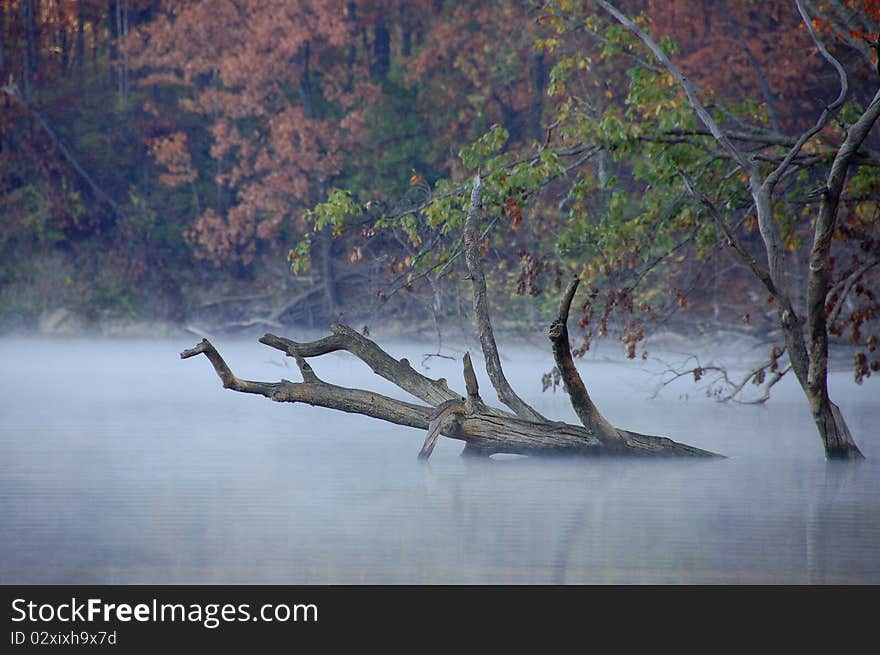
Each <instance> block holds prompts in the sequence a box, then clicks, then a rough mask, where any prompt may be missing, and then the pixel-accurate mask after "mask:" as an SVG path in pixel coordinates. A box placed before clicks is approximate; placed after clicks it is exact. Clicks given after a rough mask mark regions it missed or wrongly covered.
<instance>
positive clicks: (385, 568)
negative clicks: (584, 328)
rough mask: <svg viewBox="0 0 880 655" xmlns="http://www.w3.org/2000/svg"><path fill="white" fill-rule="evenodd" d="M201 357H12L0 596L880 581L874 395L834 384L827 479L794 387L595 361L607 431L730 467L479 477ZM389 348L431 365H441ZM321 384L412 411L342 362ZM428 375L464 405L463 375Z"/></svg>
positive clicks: (591, 376)
mask: <svg viewBox="0 0 880 655" xmlns="http://www.w3.org/2000/svg"><path fill="white" fill-rule="evenodd" d="M291 336H295V335H291ZM196 341H197V339H196V338H187V339H181V340H169V341H129V340H119V341H113V340H105V341H88V340H69V339H68V340H57V341H53V340H37V339H33V340H26V339H12V338H7V339H4V340H0V362H3V375H2V376H0V583H5V584H12V583H82V584H88V583H106V584H119V583H122V584H125V583H329V584H341V583H679V582H683V583H874V584H877V583H880V438H878V430H877V425H878V424H880V402H878V398H880V393H878V391H877V387H876V382H874V381H873V380H868V381H867V382H866V383H865V385H863V386H862V387H856V386H855V385H853V384H852V382H851V374H850V373H849V372H840V373H835V374H833V375H832V380H831V384H832V396H833V397H834V398H835V399H836V401H837V402H838V404H840V405H841V407H842V409H843V411H844V415H845V416H846V418H847V420H848V422H849V425H850V428H851V430H852V432H853V434H854V436H855V438H856V441H857V442H858V444H859V446H860V448H861V449H862V451H863V452H864V454H865V455H866V457H867V458H868V459H867V460H866V461H864V462H861V463H858V464H837V463H827V462H825V460H824V458H823V453H822V449H821V444H820V441H819V438H818V436H817V434H816V430H815V428H814V426H813V424H812V422H811V419H810V416H809V413H808V411H807V407H806V402H805V401H804V400H803V398H802V396H801V395H800V391H799V390H798V389H797V388H796V383H795V382H794V380H793V379H790V378H787V379H785V380H783V382H782V383H780V384H779V385H778V386H777V387H776V388H775V389H774V394H773V398H772V399H771V400H770V401H769V403H767V405H766V406H763V407H744V406H736V405H722V404H718V403H715V402H713V401H712V400H709V399H707V398H705V397H703V396H702V395H701V393H700V392H699V391H698V390H697V389H695V387H694V386H693V384H692V382H688V381H687V380H682V381H680V382H679V383H677V384H676V385H674V386H672V387H670V388H668V389H667V390H666V391H665V392H664V393H662V394H661V395H660V396H659V397H658V398H656V399H654V400H650V399H649V396H650V394H651V391H652V390H653V387H654V385H655V384H656V382H657V380H656V379H655V378H652V377H651V376H650V375H648V374H647V373H646V372H645V371H644V370H643V369H642V368H641V367H640V365H638V364H633V363H621V362H608V361H602V360H600V359H597V358H595V357H594V358H592V359H590V358H587V359H586V360H584V361H583V362H578V366H579V368H580V370H581V373H582V375H583V376H584V379H585V381H586V383H587V385H588V387H589V389H590V391H591V393H592V394H593V396H594V399H595V400H596V402H597V404H598V405H599V407H600V409H601V410H602V411H603V413H604V414H605V415H606V416H607V417H608V418H609V419H610V420H611V421H612V422H613V423H615V424H616V425H619V426H621V427H625V428H628V429H632V430H636V431H639V432H646V433H650V434H659V435H664V436H669V437H672V438H673V439H676V440H677V441H682V442H684V443H688V444H691V445H694V446H698V447H700V448H704V449H707V450H712V451H715V452H719V453H722V454H724V455H727V456H728V457H729V459H725V460H713V461H689V460H674V461H672V460H656V461H645V460H626V459H596V460H584V459H578V460H546V459H526V458H499V459H498V460H493V461H491V462H473V461H469V460H464V459H462V458H460V457H459V453H460V451H461V448H462V443H461V442H458V441H453V440H450V439H446V438H443V439H441V440H440V442H439V443H438V446H437V448H436V450H435V452H434V455H433V456H432V458H431V460H430V463H429V464H427V465H425V464H422V463H420V462H417V461H416V454H417V452H418V450H419V448H420V446H421V443H422V441H423V439H424V434H423V433H422V432H420V431H418V430H413V429H410V428H404V427H398V426H394V425H390V424H387V423H383V422H381V421H376V420H373V419H369V418H366V417H361V416H356V415H348V414H344V413H341V412H335V411H332V410H326V409H321V408H314V407H310V406H303V405H291V404H278V403H272V402H270V401H268V400H266V399H265V398H262V397H255V396H248V395H244V394H237V393H234V392H230V391H225V390H223V389H222V388H221V385H220V382H219V380H218V379H217V377H216V375H215V374H214V371H213V369H212V368H211V366H210V364H209V363H208V362H207V361H206V360H205V359H204V358H203V357H199V358H196V359H191V360H186V361H181V360H180V359H179V358H178V354H179V352H180V351H181V350H183V349H184V348H187V347H190V346H192V345H193V344H194V343H195V342H196ZM380 342H381V343H383V345H384V346H387V349H388V350H389V352H391V353H392V354H393V355H395V356H396V357H402V356H406V357H408V358H409V359H410V361H411V362H412V363H413V365H414V366H416V368H418V364H419V362H420V361H421V360H422V357H421V354H422V353H425V352H429V351H430V350H432V349H433V348H434V346H428V345H419V344H396V345H388V344H387V343H384V342H382V341H381V340H380ZM215 345H216V346H217V347H218V349H219V350H220V352H221V353H222V354H223V355H224V357H225V358H226V361H227V362H228V363H229V365H230V366H231V367H232V369H233V371H235V373H236V374H237V375H238V376H239V377H243V378H247V379H258V380H278V379H279V378H282V377H283V378H287V379H291V380H298V379H299V377H298V372H297V370H296V367H295V366H290V367H288V366H287V365H286V364H285V362H284V359H283V357H282V356H281V354H280V353H278V352H276V351H273V350H271V349H268V348H266V347H265V346H262V345H260V344H258V343H256V342H255V341H247V342H243V341H235V340H228V339H218V340H216V341H215ZM451 352H455V351H451ZM503 353H504V354H505V355H506V359H505V361H504V365H505V370H506V371H507V373H508V377H509V378H510V380H511V382H512V384H513V385H514V387H515V388H517V389H518V390H519V391H520V393H521V394H522V395H523V396H524V397H525V398H526V400H527V401H529V402H531V403H533V404H534V406H535V407H536V408H537V409H538V410H539V411H541V412H542V413H544V414H545V415H547V416H550V417H552V418H554V419H561V420H569V421H575V420H576V419H575V418H574V414H573V412H572V411H571V408H570V407H569V405H568V401H567V398H566V397H565V395H564V393H563V392H562V391H561V390H559V391H557V393H556V394H551V393H545V394H542V393H541V386H540V376H541V374H542V373H543V372H545V371H547V370H549V369H550V368H551V366H552V358H551V355H550V353H549V349H544V350H537V349H532V348H527V347H519V348H516V347H514V348H511V347H509V346H508V347H506V348H504V349H503ZM456 354H457V353H456ZM476 360H477V358H475V364H476V365H477V368H478V369H479V368H480V367H481V366H482V361H476ZM312 364H313V367H314V369H315V371H316V373H317V374H318V375H319V376H321V377H322V378H324V379H325V380H327V381H330V382H336V383H338V384H343V385H345V386H354V387H360V388H368V389H374V390H376V391H379V392H382V393H386V394H388V395H394V396H397V397H402V398H405V397H406V396H405V395H402V394H401V392H400V390H398V389H397V388H396V387H394V386H393V385H391V384H390V383H387V382H385V381H384V380H381V379H380V378H378V377H376V376H375V375H373V374H372V373H371V371H370V370H369V369H368V368H367V367H366V366H365V365H363V364H362V363H360V362H359V361H357V360H355V359H354V358H353V357H351V356H348V355H347V354H336V355H328V356H325V357H321V358H319V359H315V360H312ZM429 365H430V367H431V368H430V370H429V371H427V374H428V375H430V376H431V377H441V376H442V377H447V379H448V380H449V381H450V385H451V386H453V388H460V387H463V384H462V383H461V370H460V363H459V361H458V360H456V361H451V360H445V359H438V358H433V359H431V360H430V362H429ZM479 374H480V382H481V385H482V387H481V388H482V390H483V391H484V397H485V398H486V400H487V401H490V399H491V400H493V401H494V398H493V396H492V394H491V392H490V391H489V389H490V387H489V384H488V380H486V378H485V375H482V370H480V371H479ZM685 396H686V399H685Z"/></svg>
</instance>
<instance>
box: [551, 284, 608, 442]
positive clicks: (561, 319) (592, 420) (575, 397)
mask: <svg viewBox="0 0 880 655" xmlns="http://www.w3.org/2000/svg"><path fill="white" fill-rule="evenodd" d="M579 283H580V280H579V279H578V278H577V277H575V278H572V280H571V282H569V283H568V287H566V289H565V293H564V294H563V296H562V302H560V304H559V313H558V314H557V316H556V320H554V321H553V323H551V324H550V330H549V337H550V343H551V344H552V348H553V359H554V360H556V368H557V369H559V374H560V376H561V377H562V384H563V388H564V389H565V391H566V393H568V398H569V401H570V402H571V406H572V407H573V408H574V411H575V414H577V416H578V418H579V419H580V420H581V423H583V425H584V427H585V428H587V431H588V432H589V433H590V434H595V435H596V437H597V438H598V439H599V440H600V441H603V442H605V443H608V442H610V441H620V435H618V433H617V430H616V429H615V428H614V426H612V425H611V424H610V423H609V422H608V421H607V420H606V419H605V417H604V416H602V414H601V413H600V412H599V410H598V409H597V408H596V405H595V404H593V400H592V399H591V398H590V394H589V393H588V392H587V388H586V386H585V385H584V381H583V380H582V379H581V376H580V373H578V370H577V368H576V367H575V365H574V360H573V359H572V357H571V347H570V345H569V342H568V313H569V310H570V308H571V303H572V300H573V299H574V294H575V292H576V291H577V288H578V284H579Z"/></svg>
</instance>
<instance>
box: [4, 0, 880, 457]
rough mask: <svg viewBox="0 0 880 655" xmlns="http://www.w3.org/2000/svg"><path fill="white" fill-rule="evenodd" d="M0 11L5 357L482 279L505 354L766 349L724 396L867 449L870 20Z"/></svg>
mask: <svg viewBox="0 0 880 655" xmlns="http://www.w3.org/2000/svg"><path fill="white" fill-rule="evenodd" d="M0 12H2V14H0V80H2V84H3V86H2V91H3V94H2V95H3V97H2V111H0V203H2V210H0V248H2V260H0V329H2V330H3V331H4V332H16V331H33V330H42V331H44V332H56V333H63V332H65V331H71V332H73V331H76V330H89V329H91V330H104V331H105V332H107V331H109V330H111V329H112V328H111V327H110V326H113V325H114V324H117V325H118V324H124V323H125V322H136V321H142V322H143V321H152V322H153V324H154V325H160V324H161V325H172V326H187V327H188V328H189V329H190V330H191V331H195V332H198V331H199V330H201V331H203V332H210V333H212V334H215V333H229V332H232V333H234V332H236V331H237V330H238V331H241V330H247V329H252V328H257V329H271V330H275V331H280V330H282V329H285V328H287V327H289V326H308V327H310V328H315V329H321V330H323V329H324V328H325V327H326V326H327V325H328V324H329V323H331V322H333V321H342V322H345V323H350V324H351V325H355V326H357V328H358V330H360V331H361V332H362V333H363V334H364V335H365V336H368V334H369V328H370V326H374V325H377V324H385V325H396V326H398V327H399V329H400V330H410V331H417V330H421V331H423V332H426V333H427V332H430V331H433V330H435V329H436V330H438V331H442V329H443V326H444V325H448V324H451V323H453V324H454V323H458V324H461V323H462V322H465V323H466V322H468V321H470V320H471V318H470V317H471V314H470V309H469V301H468V299H469V298H470V297H471V283H472V282H473V279H474V278H473V270H474V269H473V266H472V262H471V260H473V259H474V258H477V259H479V260H480V261H481V264H480V266H481V268H482V269H484V270H485V274H483V273H480V275H481V276H482V277H483V278H484V280H483V284H484V286H486V288H485V289H484V295H485V298H484V302H485V303H488V306H489V307H490V308H491V310H492V312H494V320H495V322H496V327H500V328H501V329H505V330H506V329H519V330H534V329H536V328H544V327H546V325H547V324H549V323H550V322H551V321H552V320H553V319H554V318H556V319H557V322H558V320H560V319H562V323H563V327H564V326H565V322H566V320H567V319H568V312H569V306H565V307H564V312H563V311H562V308H560V307H559V302H560V299H561V298H563V297H565V298H567V302H568V303H569V305H570V306H571V309H572V314H573V315H572V319H573V320H574V321H576V324H577V328H576V329H575V330H574V332H573V334H572V337H571V344H570V345H571V348H570V349H571V351H572V353H573V354H574V356H575V357H577V356H578V355H583V354H584V353H585V352H587V351H588V350H589V348H590V347H591V344H592V341H593V339H595V338H599V337H604V336H607V335H610V336H611V337H612V338H613V339H615V340H617V341H619V342H620V343H621V345H622V347H623V348H624V350H625V352H626V355H627V356H628V357H630V358H637V357H647V351H646V350H645V349H644V347H643V346H642V344H643V340H644V339H645V337H646V335H649V334H650V333H651V332H652V330H655V329H657V328H658V327H659V326H663V327H665V328H669V327H672V328H674V329H676V330H680V331H683V332H685V333H686V332H688V331H691V330H696V329H700V330H705V329H707V328H712V327H716V328H717V327H721V326H725V327H726V328H727V329H736V330H740V331H743V332H745V333H750V334H760V335H763V336H765V337H766V338H767V339H768V349H767V350H768V358H767V361H766V362H765V363H763V364H761V365H760V366H759V367H757V368H756V369H755V370H754V371H752V372H751V373H750V374H749V376H748V378H747V379H746V380H743V382H742V384H739V383H737V382H736V381H730V380H726V378H725V380H726V382H727V383H728V384H726V385H725V388H724V393H731V394H736V393H737V392H738V391H739V390H741V389H742V388H743V386H744V385H745V384H747V383H749V382H751V383H754V384H755V385H757V386H759V387H762V388H764V389H765V390H766V392H767V393H769V389H770V388H771V387H772V386H773V385H774V384H775V383H776V382H778V381H779V380H780V379H781V378H782V377H783V376H785V375H788V374H791V375H793V376H795V377H796V378H797V380H798V382H799V383H800V385H801V387H802V388H803V389H804V392H805V394H806V395H807V398H808V400H809V401H810V404H811V409H812V411H813V415H814V418H815V420H816V422H817V425H818V426H819V432H820V435H822V437H823V442H824V444H825V449H826V454H828V455H829V456H832V457H837V456H841V457H851V456H854V455H857V454H858V449H857V447H856V446H855V444H854V443H853V441H852V438H851V436H850V435H849V430H848V429H847V427H846V425H845V423H844V422H843V419H842V417H841V416H840V412H839V410H838V409H837V406H836V405H834V403H832V402H831V401H830V399H829V397H828V390H827V384H826V379H827V373H828V368H829V349H834V348H836V347H838V346H840V348H842V349H844V350H843V352H845V353H846V356H847V357H848V361H849V365H851V366H852V368H853V371H854V378H855V381H856V382H857V383H859V384H861V383H862V382H863V381H864V380H865V379H866V378H869V377H871V375H872V373H874V372H877V371H878V370H880V353H878V351H877V344H878V337H877V333H878V330H877V328H878V309H880V308H878V304H877V303H878V298H877V293H878V279H880V278H878V270H880V267H878V266H877V264H878V263H880V221H878V218H880V188H878V186H880V174H878V172H880V168H878V166H880V135H878V132H880V130H878V129H877V128H876V127H875V123H876V119H877V116H878V113H880V95H878V88H880V63H878V52H880V34H878V32H880V28H878V21H880V2H878V1H877V0H797V1H796V2H794V1H782V0H778V1H777V0H770V1H767V2H760V1H757V0H718V1H714V2H703V3H692V2H686V1H684V0H644V1H641V2H637V1H634V0H633V1H625V2H616V3H608V2H604V1H602V0H597V1H596V2H590V1H587V2H574V1H560V2H526V1H524V2H504V1H489V2H473V1H469V0H460V1H441V0H431V1H429V0H424V1H414V0H386V1H384V2H376V1H374V0H362V1H351V2H331V1H319V0H265V1H263V2H251V1H247V0H237V1H233V0H228V1H227V0H212V1H207V0H179V1H163V0H107V1H95V0H4V1H3V2H2V3H0ZM872 128H873V129H872ZM472 180H475V181H476V182H478V183H479V186H480V197H479V203H478V204H477V205H475V204H474V190H475V186H477V185H475V184H473V183H472ZM475 212H476V213H475ZM468 231H470V233H471V238H470V239H468V234H467V233H468ZM466 259H467V260H468V261H467V262H465V261H464V260H466ZM573 277H574V278H576V279H577V280H578V282H577V283H576V284H575V288H577V285H580V290H581V296H583V297H579V299H578V300H577V302H574V303H572V301H573V298H572V296H573V294H574V289H571V287H570V285H569V280H571V279H572V278H573ZM567 285H569V286H568V290H570V291H571V293H570V294H569V293H567ZM474 293H475V294H476V292H474ZM474 297H475V298H476V295H475V296H474ZM474 302H475V306H476V300H475V301H474ZM476 320H477V322H479V320H480V318H479V312H478V315H477V318H476ZM481 336H482V326H481ZM558 336H559V335H558V334H557V337H558ZM565 339H566V348H564V350H566V351H568V350H569V348H568V347H567V346H568V345H569V344H568V333H567V331H565ZM770 342H772V343H770ZM276 346H277V344H276ZM281 349H282V350H285V348H281ZM203 351H204V352H206V354H207V353H208V351H207V350H205V349H203ZM288 354H291V356H294V355H295V354H296V353H294V352H293V351H289V353H288ZM554 354H555V351H554ZM217 357H218V358H219V355H218V356H217ZM568 359H570V357H569V358H568ZM221 361H222V360H221ZM564 363H565V362H563V364H564ZM572 368H573V367H572ZM565 371H566V366H565V365H562V364H560V360H559V359H557V367H556V368H555V369H554V371H553V372H552V373H550V374H548V377H547V380H546V384H547V385H548V386H554V387H555V386H556V385H559V384H564V386H565V388H566V390H568V391H569V392H570V393H571V389H573V388H574V387H573V386H572V385H573V384H574V382H573V380H572V379H571V378H567V377H566V375H565ZM218 372H219V371H218ZM303 373H304V375H307V373H306V371H305V370H304V371H303ZM684 373H685V374H687V375H693V377H694V379H695V380H699V379H700V378H701V377H702V376H703V375H705V374H707V373H708V371H705V370H703V368H702V367H700V366H697V367H695V368H692V369H688V370H686V371H684ZM221 377H222V376H221ZM494 382H495V380H494V379H493V383H494ZM737 387H738V388H737ZM469 391H470V389H469ZM719 393H721V391H719ZM447 400H449V399H448V398H447ZM514 410H515V408H514ZM515 413H516V414H518V415H520V414H521V413H520V412H518V411H515ZM526 417H528V413H527V412H526ZM423 422H427V421H426V420H425V419H424V417H422V418H420V419H419V425H421V424H422V423H423Z"/></svg>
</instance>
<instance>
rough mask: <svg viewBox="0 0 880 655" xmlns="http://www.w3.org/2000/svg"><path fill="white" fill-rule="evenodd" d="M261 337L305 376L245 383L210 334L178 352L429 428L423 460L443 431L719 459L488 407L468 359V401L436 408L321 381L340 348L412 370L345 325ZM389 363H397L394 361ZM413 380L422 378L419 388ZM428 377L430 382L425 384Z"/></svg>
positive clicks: (515, 448)
mask: <svg viewBox="0 0 880 655" xmlns="http://www.w3.org/2000/svg"><path fill="white" fill-rule="evenodd" d="M261 341H262V342H263V343H266V344H267V345H270V346H272V347H274V348H279V349H280V350H283V351H284V352H286V353H287V354H288V355H289V356H292V357H294V358H295V359H296V361H297V365H298V367H299V369H300V371H301V373H302V375H303V382H291V381H289V380H281V381H279V382H254V381H250V380H242V379H240V378H238V377H236V375H235V374H234V373H233V372H232V370H231V369H230V368H229V366H228V365H227V364H226V362H225V361H224V360H223V358H222V357H221V356H220V353H219V352H218V351H217V349H216V348H215V347H214V346H213V345H212V344H211V342H210V341H208V340H207V339H203V340H202V341H201V342H200V343H199V344H197V345H196V346H195V347H194V348H190V349H188V350H184V351H183V352H182V353H181V354H180V357H181V359H187V358H190V357H195V356H196V355H201V354H203V355H205V356H206V357H207V358H208V360H209V361H210V362H211V364H212V365H213V367H214V370H215V372H216V373H217V376H218V377H219V378H220V380H221V382H222V383H223V387H224V388H226V389H231V390H233V391H239V392H242V393H251V394H257V395H262V396H265V397H267V398H269V399H271V400H274V401H276V402H290V403H307V404H309V405H314V406H317V407H327V408H330V409H335V410H339V411H343V412H349V413H354V414H362V415H364V416H369V417H372V418H377V419H380V420H383V421H388V422H390V423H394V424H397V425H405V426H409V427H412V428H416V429H421V430H428V438H427V439H426V441H425V445H424V446H423V447H422V450H421V452H420V458H423V459H424V458H427V457H428V456H430V454H431V451H432V450H433V448H434V445H435V444H436V442H437V439H438V438H439V436H440V435H444V436H446V437H449V438H452V439H458V440H460V441H463V442H465V444H466V448H465V454H479V455H482V456H485V455H492V454H495V453H511V454H517V455H538V454H559V455H562V454H565V455H584V456H599V455H636V456H640V455H644V456H689V457H713V456H715V457H717V455H715V454H714V453H710V452H708V451H705V450H701V449H699V448H694V447H692V446H687V445H684V444H680V443H676V442H674V441H672V440H671V439H667V438H664V437H651V436H646V435H639V434H636V433H632V432H625V431H622V430H621V431H619V432H620V435H621V437H622V438H621V440H620V442H619V443H617V444H614V445H613V446H610V445H609V444H607V443H603V441H602V440H600V439H598V438H597V437H596V435H595V434H590V432H588V431H587V429H586V428H583V427H581V426H577V425H569V424H567V423H559V422H553V421H541V422H536V421H531V420H524V419H521V418H519V417H515V416H510V415H507V414H505V413H503V412H501V411H499V410H497V409H495V408H492V407H489V406H487V405H485V404H484V403H483V401H482V400H481V399H480V397H479V391H478V387H477V382H476V375H474V374H473V367H472V366H469V360H470V357H469V356H468V357H466V360H465V370H466V371H467V370H468V369H469V370H470V372H469V373H467V374H466V379H468V380H469V381H468V382H467V387H468V397H467V399H466V398H463V397H461V396H453V397H452V398H446V399H444V400H443V401H442V402H440V403H437V405H436V406H426V405H417V404H414V403H408V402H404V401H401V400H396V399H393V398H389V397H387V396H384V395H382V394H378V393H374V392H372V391H366V390H362V389H349V388H346V387H340V386H337V385H334V384H330V383H328V382H324V381H323V380H321V379H320V378H318V376H317V375H316V374H315V372H314V371H313V370H312V368H311V366H310V365H309V364H308V363H307V361H306V359H307V358H309V357H316V356H319V355H322V354H326V353H329V352H335V351H338V350H346V351H348V352H350V353H352V354H354V355H355V356H356V357H358V358H360V359H362V360H363V361H365V362H366V363H367V364H369V365H371V366H373V365H378V363H381V364H382V366H377V367H378V368H380V369H381V370H382V371H383V373H385V374H386V375H391V374H392V373H391V371H392V369H396V368H400V369H401V370H404V371H406V370H411V367H409V365H408V364H401V362H398V360H396V359H394V358H393V357H391V356H390V355H388V353H386V352H385V351H384V350H382V349H381V348H380V347H379V346H378V345H376V344H375V343H374V342H372V341H371V340H369V339H367V338H366V337H363V336H361V335H359V334H358V333H357V332H355V331H354V330H352V329H351V328H349V327H347V326H342V325H339V326H335V327H334V334H333V335H331V336H329V337H326V338H325V339H320V340H318V341H313V342H310V343H304V344H298V343H297V342H294V341H291V340H289V339H283V338H282V337H275V336H274V335H266V336H265V337H263V338H262V339H261ZM371 362H372V363H371ZM391 362H396V366H395V365H392V364H391ZM413 373H415V372H414V371H413ZM415 375H416V376H418V377H413V376H408V377H407V381H408V382H407V384H408V385H409V386H410V387H411V389H415V390H417V391H419V393H423V392H424V391H425V389H431V390H432V393H436V392H437V390H438V389H443V388H445V389H448V387H446V386H445V382H443V385H442V387H441V386H438V385H439V383H438V382H437V381H433V380H430V379H428V378H424V376H421V375H420V374H418V373H416V374H415ZM383 377H385V376H384V375H383ZM419 378H422V379H419ZM413 380H416V382H417V383H416V384H415V386H413ZM426 380H427V383H431V384H427V383H426V382H425V381H426ZM392 381H394V380H392ZM401 388H404V387H403V386H401ZM408 390H409V389H408ZM449 393H450V394H451V393H452V392H449Z"/></svg>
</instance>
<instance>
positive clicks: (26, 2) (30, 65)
mask: <svg viewBox="0 0 880 655" xmlns="http://www.w3.org/2000/svg"><path fill="white" fill-rule="evenodd" d="M19 10H20V14H21V25H22V32H23V33H24V49H23V51H22V71H21V86H22V88H21V91H22V95H23V96H24V97H25V98H29V97H30V94H31V92H32V90H33V75H34V74H35V73H36V70H37V33H36V25H35V19H34V0H21V2H20V5H19Z"/></svg>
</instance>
